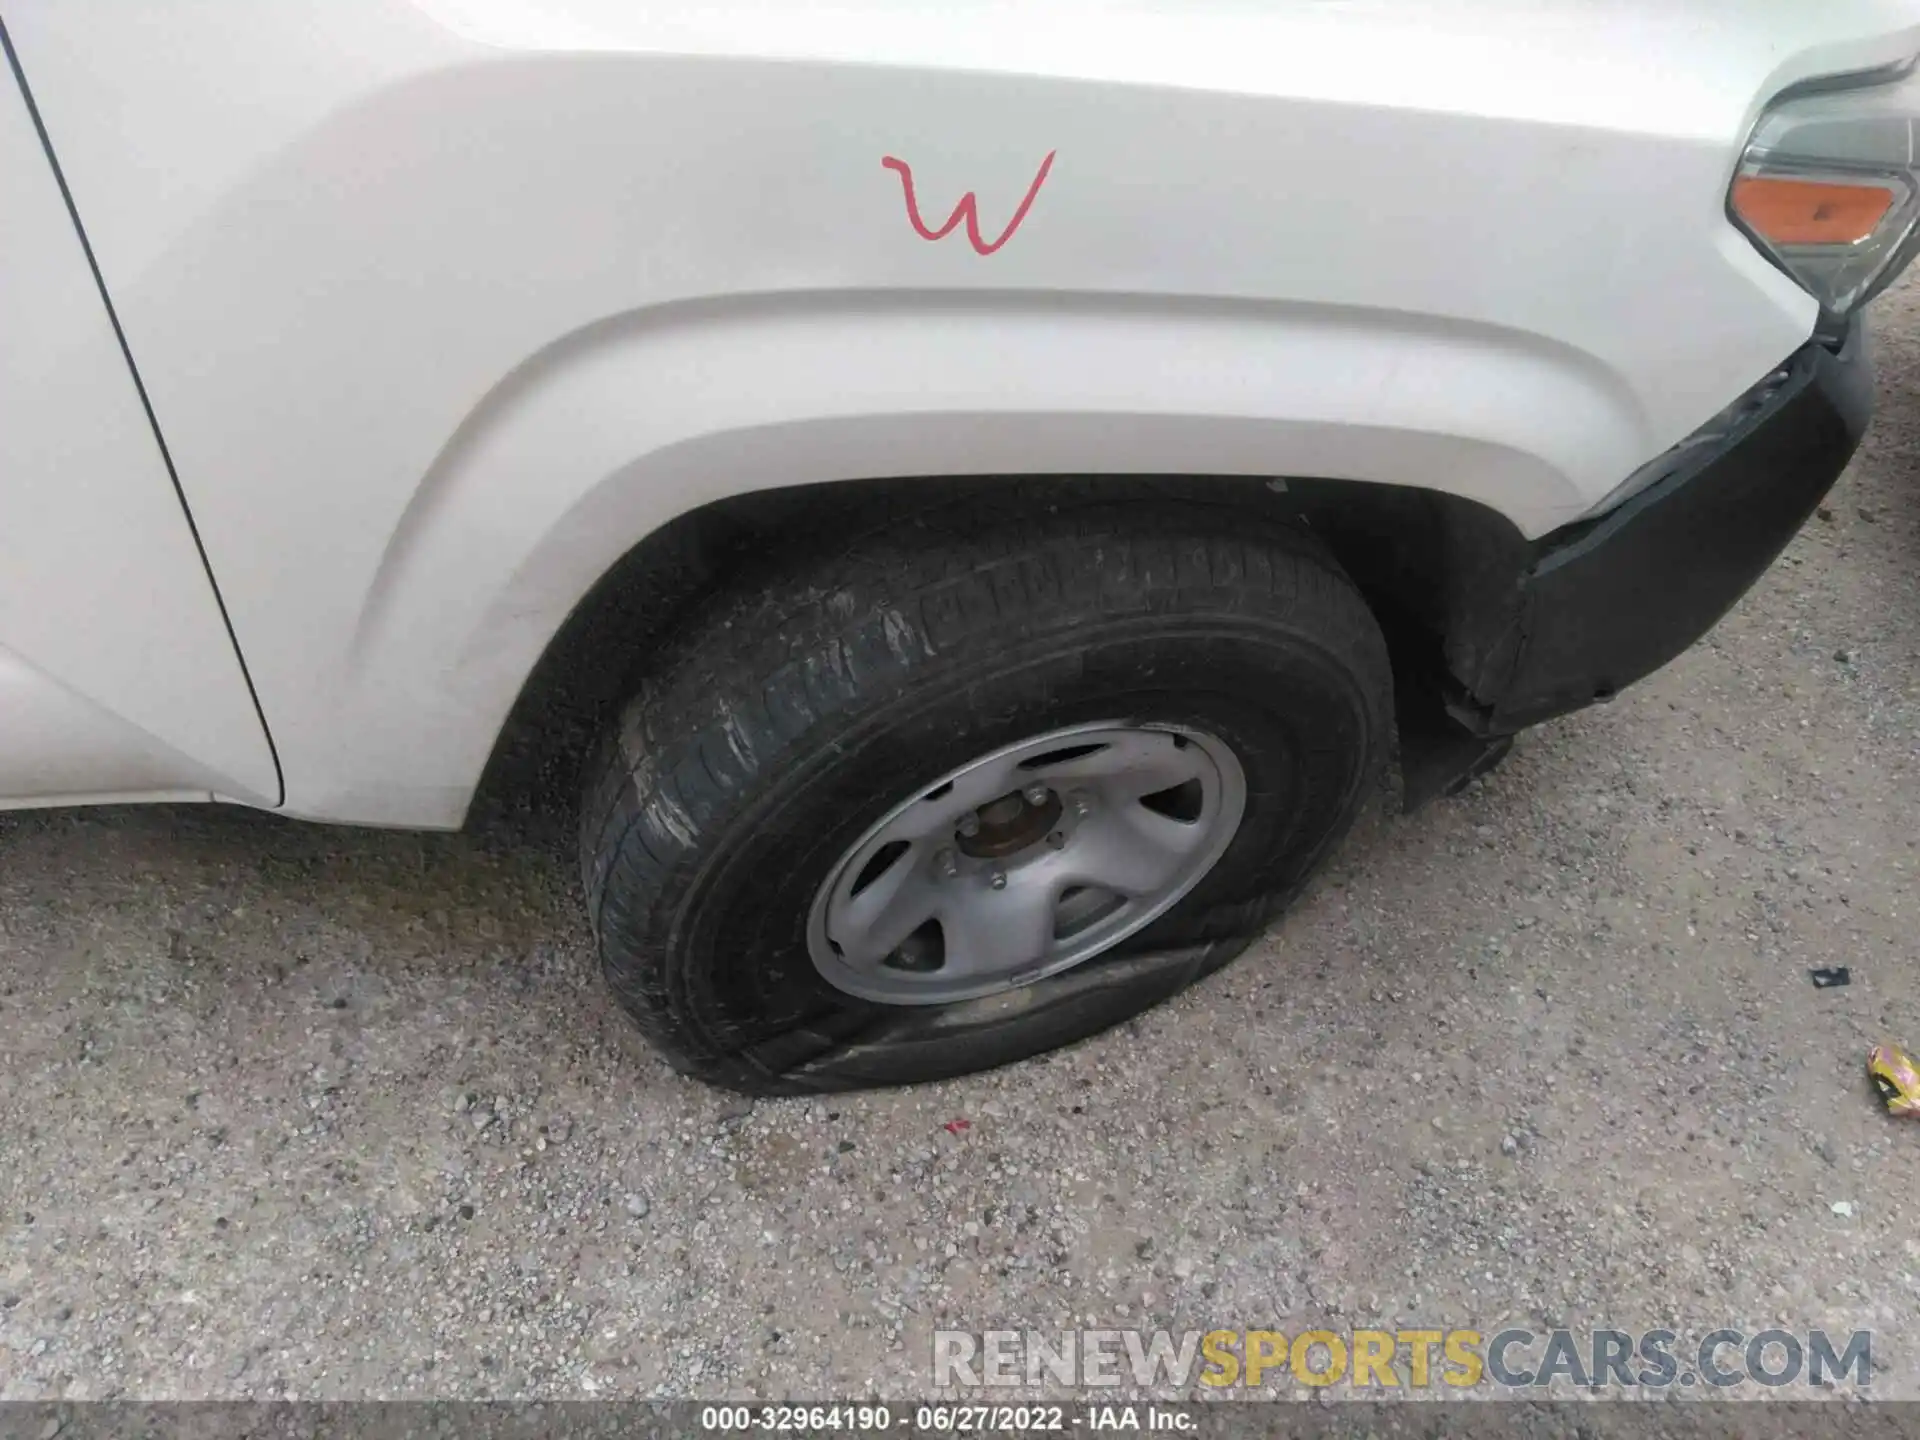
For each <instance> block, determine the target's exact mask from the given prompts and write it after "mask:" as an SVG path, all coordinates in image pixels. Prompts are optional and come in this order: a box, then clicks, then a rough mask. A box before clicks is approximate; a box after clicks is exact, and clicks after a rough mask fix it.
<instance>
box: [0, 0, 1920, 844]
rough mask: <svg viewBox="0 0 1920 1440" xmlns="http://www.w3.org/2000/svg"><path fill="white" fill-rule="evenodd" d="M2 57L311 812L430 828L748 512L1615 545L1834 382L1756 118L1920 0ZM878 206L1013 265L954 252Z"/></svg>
mask: <svg viewBox="0 0 1920 1440" xmlns="http://www.w3.org/2000/svg"><path fill="white" fill-rule="evenodd" d="M7 23H8V26H9V29H10V33H11V35H12V38H13V41H14V44H15V46H16V48H17V49H18V52H19V56H20V60H21V63H22V66H23V68H24V71H25V73H26V75H27V77H28V80H29V82H30V83H31V84H32V86H33V87H34V93H35V95H36V97H37V99H38V101H39V103H40V106H41V109H42V112H43V114H44V116H45V119H46V123H47V126H48V129H49V132H50V135H51V138H52V142H53V145H54V147H55V149H56V151H57V153H58V155H59V158H60V161H61V164H62V166H63V168H64V171H65V174H66V176H67V178H68V181H69V183H70V185H71V186H72V189H73V191H74V194H75V198H76V202H77V204H78V208H79V210H80V212H81V214H82V216H83V217H84V219H85V221H86V224H87V227H88V233H89V235H90V237H91V239H92V242H93V245H94V248H95V251H96V254H97V256H98V259H99V263H100V266H101V268H102V271H103V273H104V275H105V278H106V281H107V284H108V286H109V289H110V291H111V293H112V295H113V297H114V300H115V303H116V306H117V309H118V312H119V314H120V317H121V320H122V323H123V325H124V327H125V330H126V332H127V336H128V341H129V345H130V348H131V351H132V354H133V356H134V359H135V361H136V363H137V364H138V365H139V366H140V369H141V373H142V375H143V377H144V379H145V381H146V384H147V387H148V391H149V394H150V396H151V398H152V401H153V404H154V407H155V410H156V412H157V414H158V417H159V420H160V423H161V426H162V429H163V431H164V433H165V435H166V438H167V441H168V445H169V447H170V450H171V453H172V454H173V456H174V459H175V462H176V466H177V470H178V473H179V478H180V482H181V485H182V488H183V491H184V493H185V496H186V499H187V501H188V503H189V505H190V507H191V510H192V514H193V516H194V518H195V520H196V522H197V524H198V526H199V529H200V533H201V536H202V539H203V540H204V542H205V545H206V548H207V552H208V556H209V560H210V562H211V564H212V567H213V570H214V573H215V575H216V576H217V577H218V579H219V582H220V585H221V589H222V594H223V596H224V597H225V599H226V601H227V604H228V608H229V612H230V615H231V618H232V621H233V625H234V628H235V632H236V635H237V637H238V640H239V643H240V648H241V651H242V653H243V654H244V655H245V656H246V658H247V661H248V665H249V668H250V672H251V674H252V676H253V679H254V682H255V684H256V686H257V688H258V692H259V696H260V701H261V706H262V709H263V711H264V713H265V716H266V720H267V724H268V726H269V727H270V729H271V731H272V734H273V737H274V741H275V744H276V746H277V748H278V751H279V754H280V757H281V760H282V763H283V766H284V770H285V774H286V782H287V793H286V807H287V808H288V809H289V810H290V811H291V812H293V813H295V814H300V815H306V816H312V817H318V818H328V819H339V820H352V821H360V822H368V823H391V824H407V825H429V826H433V825H441V826H450V825H455V824H457V823H459V821H460V819H461V818H462V816H463V814H464V812H465V808H466V805H467V802H468V799H469V797H470V794H471V791H472V788H473V786H474V784H475V783H476V781H477V779H478V777H479V774H480V771H481V768H482V766H483V765H484V763H485V760H486V758H487V755H488V753H489V750H490V748H491V746H492V744H493V741H494V738H495V736H496V734H497V733H498V730H499V727H500V724H501V722H502V720H503V718H504V717H505V715H506V713H507V710H508V708H509V707H510V705H511V704H512V702H513V700H514V698H515V696H516V694H517V693H518V691H519V688H520V686H521V684H522V682H523V681H524V679H525V677H526V675H527V673H528V672H529V670H530V669H531V667H532V666H533V664H534V662H535V660H536V659H537V658H538V656H539V654H540V652H541V650H542V648H543V647H544V646H545V644H546V643H547V641H548V639H549V638H550V637H551V636H552V635H553V634H554V632H555V631H556V629H557V628H558V627H559V625H560V624H561V622H562V621H563V619H564V618H565V616H566V615H567V614H568V612H569V611H570V610H571V609H572V607H573V606H574V605H575V604H576V603H577V602H578V601H579V599H580V598H581V597H582V596H583V595H584V594H585V593H586V591H587V590H588V589H589V587H590V586H591V585H592V584H593V583H594V581H595V580H596V579H597V578H598V577H599V576H600V575H601V574H603V573H604V572H605V570H606V569H607V567H608V566H609V565H611V564H612V563H613V561H614V560H616V559H617V558H618V557H619V556H620V555H621V554H623V553H624V552H626V551H627V550H628V549H630V548H631V547H632V546H633V545H634V544H636V543H637V542H638V541H639V540H640V539H641V538H643V537H644V536H645V535H647V534H648V533H650V532H651V531H653V530H655V529H656V528H658V527H659V526H661V525H663V524H665V523H666V522H668V521H669V520H671V519H672V518H674V517H675V516H676V515H679V514H681V513H683V512H685V511H687V510H688V509H690V508H692V507H695V506H698V505H700V504H702V503H705V502H707V501H710V500H714V499H717V498H720V497H723V496H726V495H729V494H737V493H742V492H747V491H752V490H759V489H766V488H772V487H780V486H788V485H794V484H803V483H811V482H816V481H825V480H830V479H853V478H864V477H880V476H914V475H944V474H987V473H1073V472H1106V473H1125V472H1132V473H1166V472H1187V473H1205V474H1213V475H1246V476H1285V475H1290V474H1291V475H1316V476H1323V477H1329V478H1340V479H1351V480H1360V481H1381V482H1392V483H1397V484H1405V485H1418V486H1428V487H1433V488H1439V489H1444V490H1448V491H1451V492H1453V493H1456V494H1460V495H1463V496H1467V497H1469V498H1472V499H1475V500H1478V501H1481V502H1483V503H1485V504H1487V505H1489V506H1491V507H1493V508H1494V509H1496V510H1499V511H1500V512H1502V513H1504V514H1505V515H1507V516H1508V517H1509V518H1510V519H1512V520H1513V522H1514V523H1515V524H1516V525H1517V526H1518V527H1519V528H1520V529H1521V531H1522V532H1523V533H1525V534H1527V535H1529V536H1534V535H1539V534H1542V533H1544V532H1546V531H1549V530H1551V529H1553V528H1555V527H1556V526H1558V525H1561V524H1563V523H1565V522H1567V521H1569V520H1571V519H1573V518H1575V517H1577V516H1579V515H1581V514H1583V513H1585V512H1586V511H1587V510H1589V509H1590V508H1591V507H1592V506H1593V505H1594V504H1595V503H1596V502H1598V501H1599V500H1600V499H1601V498H1602V497H1604V496H1605V495H1606V494H1607V493H1608V492H1609V491H1611V490H1612V489H1613V488H1614V487H1615V486H1616V485H1618V484H1619V483H1620V482H1621V480H1623V479H1624V478H1625V477H1626V476H1627V475H1628V474H1629V473H1630V472H1632V471H1633V470H1634V469H1635V468H1636V467H1637V466H1639V465H1641V464H1642V463H1643V462H1645V461H1647V460H1648V459H1650V458H1651V457H1653V456H1655V455H1657V454H1659V453H1660V452H1662V451H1663V450H1665V449H1666V448H1667V447H1669V446H1671V445H1672V444H1674V443H1675V442H1676V441H1678V440H1680V439H1681V438H1683V437H1684V436H1686V435H1687V434H1688V433H1689V432H1690V431H1691V430H1693V429H1694V428H1695V427H1697V426H1699V425H1700V424H1701V423H1702V422H1703V421H1705V420H1706V419H1707V418H1708V417H1709V416H1711V415H1713V414H1714V413H1715V412H1717V411H1719V410H1720V409H1721V408H1722V407H1723V406H1725V405H1726V404H1727V403H1728V402H1729V401H1731V400H1732V399H1733V398H1734V397H1735V396H1737V395H1739V394H1740V393H1741V392H1743V391H1744V390H1746V389H1747V388H1748V387H1749V386H1750V385H1752V384H1753V383H1754V382H1755V381H1756V380H1758V379H1759V378H1760V377H1761V376H1762V375H1763V374H1764V373H1766V371H1767V370H1768V369H1769V368H1770V367H1771V366H1773V365H1774V364H1776V363H1777V362H1778V361H1779V360H1780V359H1781V358H1782V357H1784V356H1786V355H1787V354H1789V353H1790V352H1791V351H1793V350H1794V349H1795V348H1796V347H1797V346H1799V345H1800V344H1801V343H1803V342H1804V341H1805V340H1806V338H1807V336H1808V335H1809V333H1810V332H1811V329H1812V327H1813V324H1814V320H1815V306H1814V304H1813V302H1812V300H1811V299H1810V298H1809V297H1808V296H1807V295H1806V294H1805V293H1804V292H1803V291H1802V290H1800V289H1799V288H1798V287H1797V286H1796V285H1795V284H1794V283H1793V282H1792V281H1790V280H1789V279H1788V278H1787V277H1786V276H1785V275H1783V274H1782V273H1781V272H1780V271H1778V270H1776V269H1775V268H1774V267H1773V266H1772V265H1771V264H1769V263H1768V262H1767V261H1766V260H1764V259H1763V258H1762V257H1761V256H1760V255H1759V254H1758V253H1757V252H1756V251H1755V250H1754V248H1753V247H1752V246H1751V245H1750V244H1749V243H1748V242H1747V241H1746V239H1745V238H1744V237H1743V236H1741V235H1740V234H1739V233H1738V232H1737V231H1736V230H1735V229H1734V228H1733V227H1732V225H1731V224H1730V223H1729V222H1728V220H1727V218H1726V215H1725V211H1724V197H1725V193H1726V188H1727V184H1728V180H1729V177H1730V175H1731V173H1732V170H1733V167H1734V164H1735V161H1736V158H1737V155H1738V152H1739V148H1740V144H1741V141H1742V139H1743V137H1744V135H1745V134H1746V131H1747V129H1748V128H1749V126H1750V124H1751V122H1752V120H1753V117H1754V116H1755V115H1756V114H1757V113H1758V110H1759V107H1760V106H1761V105H1762V104H1763V103H1764V102H1765V100H1766V99H1767V98H1768V97H1769V96H1770V95H1772V94H1773V93H1775V92H1777V91H1778V90H1779V89H1780V88H1781V87H1783V86H1785V85H1787V84H1790V83H1793V82H1795V81H1797V80H1800V79H1803V78H1806V77H1808V76H1813V75H1818V74H1824V73H1832V72H1836V71H1842V70H1851V69H1863V68H1869V67H1873V66H1877V65H1882V64H1886V63H1889V62H1893V61H1898V60H1900V59H1902V58H1904V57H1906V56H1907V55H1909V54H1911V53H1912V52H1913V51H1915V50H1916V49H1920V22H1917V17H1916V15H1915V12H1914V9H1913V7H1912V6H1910V5H1905V4H1897V3H1892V0H1846V3H1829V4H1823V5H1809V4H1805V3H1795V0H1769V3H1748V4H1727V3H1711V0H1690V3H1678V0H1632V3H1621V4H1616V5H1592V4H1575V3H1570V0H1561V3H1542V0H1482V3H1468V0H1456V3H1448V4H1442V3H1437V0H1434V3H1419V4H1345V3H1342V4H1318V5H1297V6H1295V5H1281V4H1272V3H1259V4H1254V3H1246V0H1202V3H1193V0H1185V3H1144V0H1142V3H1132V4H1120V3H1110V4H1093V3H1053V4H1048V5H1046V6H1036V5H1031V4H1025V5H1013V4H989V3H957V0H956V3H947V4H943V5H939V6H930V5H901V4H895V3H890V0H865V3H843V4H838V5H833V6H816V5H754V4H746V3H719V0H716V3H705V4H694V3H673V4H667V3H660V4H643V5H631V4H619V3H615V0H422V3H417V4H408V3H402V0H331V3H328V4H324V5H322V4H318V3H314V4H277V5H272V6H250V5H241V4H238V3H232V0H181V3H177V4H170V5H167V6H159V7H134V6H127V7H115V8H112V9H108V8H106V7H101V6H94V5H86V4H75V5H51V4H44V3H39V4H36V3H29V4H24V5H18V6H15V7H13V9H12V10H10V11H9V13H8V14H7ZM1049 156H1052V157H1053V159H1052V162H1051V166H1050V168H1049V169H1047V170H1046V171H1045V173H1044V175H1041V167H1042V164H1043V161H1044V160H1045V159H1046V158H1047V157H1049ZM888 158H894V159H897V160H899V161H903V162H905V163H906V165H908V166H910V167H911V176H912V181H913V185H914V189H915V193H916V194H917V197H918V204H919V207H920V210H921V211H922V212H923V213H922V215H921V216H920V219H921V221H922V223H923V224H924V226H925V227H926V228H938V227H939V225H940V224H941V223H942V222H943V221H944V220H945V219H946V217H947V216H948V214H949V213H950V212H951V211H952V209H953V206H954V205H955V203H956V201H957V200H958V199H959V197H960V196H961V195H962V194H963V193H964V192H968V191H973V192H977V195H978V217H977V218H978V223H979V227H980V231H981V235H982V238H983V239H984V240H985V241H986V242H988V243H987V244H986V245H984V246H976V245H975V244H974V243H972V242H971V240H970V239H969V237H968V236H967V234H966V233H965V232H964V230H962V231H960V232H958V233H952V234H949V235H947V236H946V237H945V238H944V239H941V240H939V241H937V242H935V243H928V241H927V240H926V239H924V238H923V234H922V233H916V227H915V224H914V222H913V220H912V219H911V218H910V216H909V213H908V209H907V205H906V203H905V202H906V194H905V190H904V187H903V178H904V177H903V176H902V174H901V173H900V169H899V168H898V167H889V166H886V165H883V163H882V162H883V160H885V159H888ZM1037 175H1040V176H1041V180H1042V183H1040V184H1039V186H1038V188H1037V190H1036V189H1034V185H1035V180H1036V176H1037ZM9 183H11V182H9ZM1029 192H1031V194H1032V204H1031V208H1030V210H1029V211H1028V212H1027V213H1025V215H1024V216H1023V217H1022V219H1021V223H1020V224H1019V226H1018V228H1017V229H1014V230H1012V231H1011V232H1010V233H1004V234H1003V231H1005V230H1006V227H1008V225H1009V222H1010V221H1011V220H1012V218H1013V217H1014V216H1015V214H1016V213H1017V207H1018V206H1019V205H1020V203H1021V199H1022V196H1023V195H1026V194H1028V193H1029ZM1647 197H1656V203H1650V202H1649V200H1648V198H1647ZM996 240H997V241H998V242H999V243H998V244H994V243H993V242H995V241H996ZM983 248H984V249H988V250H989V251H990V253H984V254H983V253H980V251H981V249H983ZM158 493H159V494H161V495H163V496H165V497H166V498H167V499H168V502H169V503H171V496H170V495H168V494H167V492H166V491H165V489H164V486H163V487H161V489H160V490H159V491H158ZM0 642H5V643H9V644H10V643H12V641H11V638H10V637H9V636H7V635H6V634H5V633H4V632H0ZM244 778H245V780H246V782H247V784H248V785H249V786H255V787H256V789H257V782H258V780H259V778H260V776H259V773H258V771H257V768H256V769H255V770H249V771H247V773H246V775H245V777H244ZM208 783H209V785H210V786H212V785H213V782H212V781H209V782H208ZM0 788H5V787H4V786H0ZM234 788H235V792H236V793H239V792H240V791H241V790H242V789H243V788H244V787H242V786H240V785H239V784H238V782H237V781H236V785H235V787H234Z"/></svg>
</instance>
